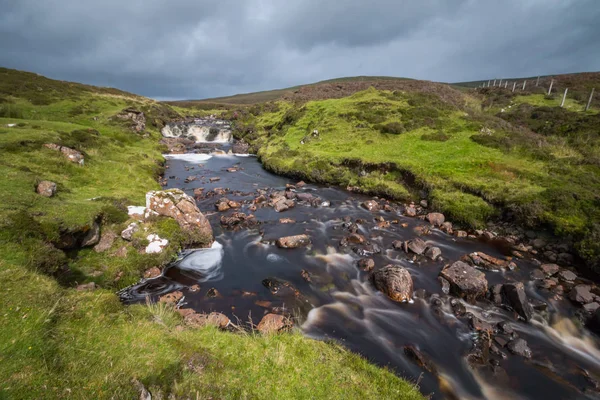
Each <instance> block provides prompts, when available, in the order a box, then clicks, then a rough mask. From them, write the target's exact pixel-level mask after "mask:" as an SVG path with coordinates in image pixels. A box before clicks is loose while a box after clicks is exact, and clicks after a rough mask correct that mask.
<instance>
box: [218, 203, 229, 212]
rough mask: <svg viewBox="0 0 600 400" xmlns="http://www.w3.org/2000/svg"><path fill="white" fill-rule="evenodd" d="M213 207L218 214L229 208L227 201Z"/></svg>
mask: <svg viewBox="0 0 600 400" xmlns="http://www.w3.org/2000/svg"><path fill="white" fill-rule="evenodd" d="M215 207H217V210H218V211H219V212H223V211H227V210H229V208H230V207H229V204H228V202H227V201H220V202H218V203H217V204H215Z"/></svg>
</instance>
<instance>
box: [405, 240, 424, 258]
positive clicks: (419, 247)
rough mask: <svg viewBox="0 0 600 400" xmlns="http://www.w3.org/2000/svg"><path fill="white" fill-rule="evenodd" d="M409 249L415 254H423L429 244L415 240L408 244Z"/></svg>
mask: <svg viewBox="0 0 600 400" xmlns="http://www.w3.org/2000/svg"><path fill="white" fill-rule="evenodd" d="M407 247H408V249H409V250H410V251H412V252H413V253H415V254H419V255H420V254H423V253H424V252H425V249H426V248H427V243H425V241H424V240H423V239H419V238H415V239H413V240H410V241H409V242H408V243H407Z"/></svg>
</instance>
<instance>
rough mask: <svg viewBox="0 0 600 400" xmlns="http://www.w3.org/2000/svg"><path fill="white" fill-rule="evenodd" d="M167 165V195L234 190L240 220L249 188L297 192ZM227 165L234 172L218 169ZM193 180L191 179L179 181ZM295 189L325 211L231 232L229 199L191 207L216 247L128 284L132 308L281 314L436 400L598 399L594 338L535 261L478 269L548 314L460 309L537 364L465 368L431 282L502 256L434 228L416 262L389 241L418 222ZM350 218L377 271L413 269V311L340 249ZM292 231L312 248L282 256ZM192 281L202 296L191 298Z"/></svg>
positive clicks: (223, 160) (267, 178)
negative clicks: (472, 258) (503, 327)
mask: <svg viewBox="0 0 600 400" xmlns="http://www.w3.org/2000/svg"><path fill="white" fill-rule="evenodd" d="M199 164H201V165H202V166H199ZM168 166H169V168H168V169H167V171H166V174H165V176H166V177H171V178H169V179H168V184H167V187H168V188H181V189H183V190H185V191H186V192H187V193H188V194H190V195H192V196H193V191H194V189H195V188H198V187H204V188H205V189H204V192H205V193H206V192H208V191H210V190H212V189H214V188H228V189H230V191H234V192H235V191H237V192H241V193H237V194H238V196H235V195H231V193H227V194H226V195H225V196H226V197H227V198H228V199H230V200H236V201H240V202H246V204H244V205H243V206H242V208H241V210H240V211H241V212H244V213H246V214H249V213H252V212H251V211H248V207H249V205H250V203H251V201H252V200H253V199H254V198H255V197H257V196H258V194H257V193H256V190H257V189H267V190H271V189H275V190H284V189H285V185H286V184H290V183H294V182H292V181H290V180H289V179H287V178H283V177H279V176H276V175H273V174H271V173H269V172H267V171H265V170H264V169H263V168H262V167H261V165H260V164H259V162H258V161H257V160H256V158H254V157H240V156H234V155H213V156H202V155H182V156H174V157H172V158H169V160H168ZM234 166H237V167H240V168H241V169H240V170H238V171H237V172H227V171H226V169H227V168H230V167H234ZM190 175H197V177H198V179H197V180H195V181H192V182H189V183H185V182H184V180H185V178H186V177H188V176H190ZM173 177H174V178H173ZM211 177H219V178H220V181H218V182H214V183H210V182H209V178H211ZM298 192H311V193H313V194H314V195H317V196H319V197H320V198H321V199H323V200H326V201H329V202H330V206H320V207H313V206H310V205H307V204H300V203H298V204H297V205H296V206H295V207H294V208H292V209H289V210H286V211H284V212H281V213H277V212H275V211H274V210H273V209H272V208H270V207H264V208H260V209H258V210H257V211H256V212H254V213H253V214H254V215H255V216H256V219H257V220H258V221H259V222H260V224H259V225H258V226H256V227H254V228H251V229H241V230H238V231H227V230H223V229H222V227H221V224H220V222H219V219H220V217H221V216H222V215H228V214H231V213H233V210H230V211H227V212H225V213H219V212H216V209H215V202H216V201H217V200H218V199H219V198H221V197H225V196H215V197H211V198H206V199H202V200H199V201H198V206H199V208H200V209H201V210H202V212H204V213H205V214H206V215H207V217H208V218H209V220H210V222H211V225H212V226H213V229H214V233H215V237H216V241H217V242H218V244H216V245H215V246H213V248H212V249H204V250H198V251H188V252H185V253H184V254H182V259H181V260H180V261H179V262H178V263H175V264H173V265H172V266H170V267H168V268H167V269H166V270H165V272H164V274H163V276H161V277H158V278H155V279H150V280H146V281H142V282H141V283H140V284H138V285H136V286H133V287H131V288H130V289H129V290H128V291H127V294H128V299H129V300H128V301H143V300H144V299H145V297H146V296H150V297H151V298H153V299H156V298H158V296H160V295H162V294H165V293H168V292H171V291H174V290H181V291H182V292H183V293H184V295H185V299H184V302H185V304H184V306H183V307H185V308H193V309H194V310H196V311H202V312H210V311H217V312H222V313H224V314H226V315H227V316H228V317H230V318H231V319H232V320H233V321H236V320H238V321H239V323H240V324H244V323H245V322H247V321H249V320H252V321H253V322H254V323H258V322H259V321H260V319H261V317H262V316H263V315H264V314H265V313H267V312H269V311H271V310H273V309H274V310H275V312H288V313H291V314H292V315H294V316H296V317H298V318H299V319H300V321H302V325H301V329H302V331H303V332H304V333H305V334H306V335H308V336H310V337H313V338H317V339H331V338H333V339H336V340H338V341H340V342H341V343H342V344H344V345H345V346H346V347H348V348H350V349H352V350H353V351H356V352H359V353H361V354H362V355H364V356H365V357H367V358H368V359H369V360H371V361H373V362H375V363H377V364H380V365H386V366H389V367H390V368H392V369H393V370H394V371H396V372H397V373H398V374H399V375H400V376H403V377H406V378H408V379H411V380H414V381H416V380H417V379H419V377H421V378H420V387H421V390H422V392H423V393H424V394H430V393H433V397H434V398H446V397H449V398H451V397H452V396H453V394H454V395H455V396H456V397H458V398H473V399H484V398H495V399H574V398H598V392H594V391H593V390H592V389H593V386H594V382H593V377H595V379H598V378H600V377H599V375H600V351H599V347H600V346H599V340H598V338H597V337H594V336H593V335H592V334H591V333H589V332H587V331H586V330H584V329H582V328H581V327H579V326H577V324H575V323H574V322H572V321H573V320H572V319H571V317H572V316H573V315H574V313H575V310H576V309H575V307H573V306H572V305H571V304H570V302H569V301H568V300H564V299H558V300H556V299H553V298H552V295H551V294H550V293H549V292H548V291H544V290H541V289H538V288H536V286H535V285H534V284H533V282H532V281H530V278H529V274H530V272H531V271H532V270H533V269H534V268H535V267H534V265H533V264H531V263H530V262H528V261H526V260H516V263H517V265H518V269H517V270H515V271H506V272H491V271H485V273H486V277H487V279H488V282H489V284H490V285H492V284H494V283H501V282H505V281H507V280H509V279H511V278H514V279H516V280H520V281H522V282H524V283H525V287H526V290H527V294H528V296H529V299H530V300H531V299H538V300H542V301H544V302H547V303H548V310H547V311H544V312H541V313H539V312H536V313H535V316H534V318H533V320H532V321H530V322H529V323H526V322H520V321H518V320H517V319H516V318H515V316H514V314H513V313H510V312H508V311H506V310H504V309H501V308H498V307H495V306H493V305H490V304H489V303H484V302H481V303H477V304H476V305H470V304H467V303H464V302H463V304H464V306H465V307H466V308H467V311H468V312H471V313H473V314H474V315H476V316H477V317H479V318H481V319H483V320H485V321H488V322H490V323H493V324H495V323H497V322H499V321H509V322H510V323H511V325H512V327H513V329H514V330H515V331H516V332H517V333H518V335H519V337H521V338H524V339H525V340H527V342H528V344H529V347H530V348H531V351H532V354H533V357H532V358H531V359H530V360H527V359H525V358H523V357H521V356H517V355H512V354H510V352H509V351H508V350H507V349H506V348H502V349H500V350H501V351H502V353H504V354H505V356H504V357H503V356H502V355H493V354H490V360H492V362H491V363H487V364H486V365H483V366H477V367H472V366H470V365H469V363H468V362H467V360H466V356H467V354H469V352H470V351H472V349H473V347H474V345H475V343H476V342H477V340H480V339H481V338H479V337H478V335H477V334H476V333H475V332H474V331H473V330H471V329H470V328H469V323H468V319H467V318H465V317H459V318H457V317H455V315H454V314H453V312H452V308H451V306H450V299H452V298H451V297H449V296H447V295H444V294H443V293H442V290H441V285H440V283H439V282H438V280H437V277H438V274H439V272H440V270H441V269H442V267H443V266H444V264H446V263H452V262H454V261H457V260H459V259H460V258H461V257H462V256H463V255H465V254H468V253H471V252H474V251H479V252H484V253H486V254H489V255H491V256H494V257H502V256H505V255H509V254H508V253H503V251H504V252H505V251H506V250H503V249H502V248H500V247H497V246H493V245H492V244H490V243H485V242H482V241H479V240H474V239H467V238H465V239H458V238H455V237H453V236H450V235H448V234H446V233H443V232H441V231H439V230H437V229H432V231H431V233H430V234H429V235H426V236H423V237H422V238H423V239H424V240H426V241H427V242H428V243H429V244H433V245H435V246H438V247H439V248H440V249H441V250H442V257H443V261H436V262H434V261H430V260H426V259H424V258H421V257H419V258H416V259H414V260H413V259H412V256H409V255H407V254H405V253H404V252H402V251H396V250H393V249H392V245H391V243H392V242H393V241H394V240H408V239H412V238H414V237H416V236H417V235H416V233H415V232H414V230H413V229H414V228H415V227H417V226H429V224H427V223H426V222H424V221H422V220H420V219H418V218H409V217H404V216H401V215H398V214H396V213H394V212H385V211H381V212H375V213H372V212H369V211H367V210H365V209H363V208H361V207H360V203H361V202H363V201H364V200H366V199H368V197H366V196H362V195H357V194H353V193H350V192H346V191H344V190H341V189H338V188H328V187H324V186H318V185H307V186H306V187H304V188H302V189H298ZM346 216H350V217H351V218H352V221H356V219H358V218H360V219H363V220H365V221H366V222H362V223H360V224H359V229H360V231H359V233H361V234H363V235H364V236H365V237H367V238H368V240H369V241H370V242H371V243H372V244H376V245H378V246H379V247H380V248H381V253H380V254H374V255H372V256H370V257H372V258H373V259H374V260H375V265H376V267H375V268H380V267H383V266H384V265H387V264H390V263H393V264H398V265H401V266H403V267H405V268H406V269H408V270H409V271H410V273H411V275H412V278H413V281H414V288H415V290H416V295H415V299H414V301H413V302H411V303H395V302H392V301H390V300H389V299H387V298H386V297H385V296H383V295H382V294H381V293H379V292H377V291H376V290H374V288H373V287H372V285H371V284H370V283H369V281H368V279H367V278H368V273H366V272H363V271H361V270H360V269H359V268H357V266H356V262H357V260H358V259H360V258H361V257H360V256H359V255H357V254H356V252H354V251H353V250H352V248H351V247H347V248H340V246H339V243H340V240H341V239H342V238H343V237H345V236H347V235H348V234H349V232H348V231H347V230H346V229H344V227H343V224H344V220H343V218H344V217H346ZM379 216H381V217H383V218H384V219H385V220H388V221H391V220H394V219H397V220H399V222H400V224H402V223H407V224H408V227H405V228H404V227H402V226H401V225H400V224H393V225H391V226H390V228H385V229H380V228H378V227H377V225H376V222H375V221H374V218H375V217H379ZM280 218H292V219H294V220H296V223H294V224H281V223H280V222H279V219H280ZM300 233H306V234H308V235H309V236H310V237H311V240H312V245H311V246H310V247H309V248H302V249H293V250H285V249H279V248H277V247H276V246H275V245H274V244H273V241H274V240H275V239H277V238H279V237H281V236H289V235H294V234H300ZM302 270H305V271H308V273H309V274H310V275H311V282H306V281H305V280H304V279H303V278H302V275H301V271H302ZM273 278H274V279H276V280H277V281H280V282H287V283H289V284H290V285H291V286H293V287H294V288H296V289H297V290H298V291H299V292H300V293H299V294H298V293H297V292H295V291H294V290H292V289H290V288H289V287H286V286H282V287H281V288H280V290H279V291H278V292H277V293H275V294H274V293H272V292H271V291H270V290H269V289H268V288H267V287H266V286H265V285H264V284H263V280H265V279H273ZM195 284H199V285H200V290H199V291H196V292H192V291H190V290H189V287H190V286H192V285H195ZM213 288H214V289H216V290H217V291H218V292H219V294H220V296H218V297H216V298H209V297H208V296H207V293H208V292H209V290H210V291H211V292H212V290H211V289H213ZM419 289H421V290H419ZM423 290H424V292H423ZM432 304H434V306H432ZM405 346H414V347H415V348H417V349H418V350H419V351H420V352H421V353H422V354H423V355H424V356H425V357H427V358H428V359H430V360H431V361H432V363H433V364H434V365H435V368H436V370H437V374H433V373H431V372H428V371H426V370H425V369H422V368H421V367H419V366H417V365H416V364H415V363H414V362H412V361H411V360H410V359H409V358H408V357H407V356H406V355H405V352H404V347H405ZM494 364H495V365H494ZM421 375H422V376H421ZM452 393H453V394H452Z"/></svg>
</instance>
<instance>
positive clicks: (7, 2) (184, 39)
mask: <svg viewBox="0 0 600 400" xmlns="http://www.w3.org/2000/svg"><path fill="white" fill-rule="evenodd" d="M0 9H1V10H2V12H1V13H0V66H6V67H10V68H18V69H24V70H29V71H34V72H38V73H41V74H45V75H48V76H50V77H52V78H57V79H65V80H75V81H81V82H85V83H91V84H96V85H102V86H116V87H118V88H121V89H124V90H128V91H131V92H135V93H139V94H143V95H146V96H151V97H155V98H203V97H211V96H220V95H228V94H234V93H240V92H248V91H256V90H268V89H273V88H279V87H285V86H290V85H296V84H301V83H308V82H314V81H317V80H321V79H327V78H333V77H338V76H349V75H393V76H407V77H411V78H419V79H430V80H440V81H459V80H472V79H479V78H488V77H511V76H524V75H536V74H544V73H561V72H572V71H583V70H599V69H600V58H599V57H598V54H599V50H600V45H599V42H598V40H597V38H598V37H600V24H598V23H597V21H598V20H599V17H600V5H598V3H597V2H596V1H595V0H571V1H558V0H510V1H504V2H495V1H476V0H460V1H452V2H449V1H443V0H427V1H420V2H414V1H398V0H379V1H373V2H365V1H362V0H336V1H333V0H332V1H327V0H326V1H323V0H320V1H317V0H287V1H279V0H248V1H241V0H240V1H234V0H225V1H223V0H220V1H219V0H204V1H198V0H194V1H160V0H144V1H142V0H133V1H127V2H125V1H116V0H102V1H100V0H88V1H80V0H45V1H42V2H40V1H34V0H19V1H18V2H16V1H13V0H0Z"/></svg>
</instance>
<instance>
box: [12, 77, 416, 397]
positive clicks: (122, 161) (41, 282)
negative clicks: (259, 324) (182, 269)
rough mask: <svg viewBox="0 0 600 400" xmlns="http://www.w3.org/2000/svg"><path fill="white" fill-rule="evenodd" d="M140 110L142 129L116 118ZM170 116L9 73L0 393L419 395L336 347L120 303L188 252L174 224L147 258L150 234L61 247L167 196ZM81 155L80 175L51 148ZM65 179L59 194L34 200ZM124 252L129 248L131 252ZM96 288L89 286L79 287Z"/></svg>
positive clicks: (117, 95) (114, 95) (132, 100)
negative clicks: (151, 271)
mask: <svg viewBox="0 0 600 400" xmlns="http://www.w3.org/2000/svg"><path fill="white" fill-rule="evenodd" d="M124 108H135V109H137V110H140V111H144V113H145V115H146V118H147V121H148V122H147V127H146V129H145V131H143V132H139V133H136V132H134V131H133V130H131V128H130V121H122V120H119V119H116V118H114V116H115V115H116V114H117V113H119V112H121V110H123V109H124ZM176 117H178V114H177V113H176V112H175V111H174V110H173V109H172V108H170V107H168V106H165V105H163V104H159V103H156V102H154V101H152V100H149V99H145V98H142V97H139V96H135V95H131V94H128V93H125V92H121V91H117V90H114V89H103V88H94V87H90V86H86V85H79V84H73V83H68V82H58V81H52V80H49V79H46V78H43V77H40V76H38V75H35V74H29V73H24V72H19V71H14V70H7V69H0V154H1V157H0V293H1V294H0V309H1V310H2V312H1V313H0V325H1V326H2V329H1V330H0V398H10V399H29V398H61V399H63V398H78V399H79V398H82V399H83V398H99V399H100V398H136V397H138V396H139V386H138V382H141V383H142V384H143V385H144V386H145V387H147V388H148V389H150V391H151V392H152V393H153V395H154V398H160V395H162V396H163V397H162V398H166V397H168V396H169V395H172V396H174V397H175V398H298V397H305V398H309V397H310V398H340V399H341V398H407V399H409V398H415V399H416V398H421V396H420V394H419V393H418V391H417V390H416V389H415V388H414V387H413V386H412V385H410V384H409V383H407V382H405V381H403V380H401V379H399V378H398V377H397V376H395V375H394V374H392V373H391V372H389V371H387V370H384V369H380V368H377V367H375V366H372V365H370V364H368V362H367V361H365V360H364V359H363V358H361V357H359V356H357V355H354V354H352V353H349V352H348V351H346V350H343V349H342V348H341V347H339V346H337V345H335V344H330V343H323V342H316V341H313V340H310V339H307V338H304V337H302V336H301V335H300V334H297V333H293V334H286V335H274V336H259V335H255V334H252V333H246V334H234V333H227V332H221V331H218V330H216V329H215V328H212V327H207V328H202V329H195V330H194V329H182V328H181V323H182V321H181V317H180V316H179V314H177V313H176V312H175V311H174V310H173V309H172V308H171V307H169V306H166V305H164V304H150V305H135V306H129V307H125V306H123V305H122V304H121V303H120V302H119V300H118V297H117V296H116V295H115V291H116V290H117V289H119V288H121V287H124V286H126V285H128V284H130V283H132V282H135V281H137V280H138V279H139V278H140V276H141V274H142V272H143V271H144V270H145V269H147V268H149V267H153V266H161V265H164V264H165V263H167V262H168V261H170V260H171V259H172V257H174V256H175V254H176V252H177V251H178V250H179V248H180V247H181V246H182V245H184V244H185V243H186V236H185V235H184V234H182V232H181V231H180V229H179V226H178V225H177V224H176V223H174V221H172V220H168V219H156V220H154V221H151V222H148V223H147V224H146V227H147V228H148V229H149V230H151V231H152V232H153V233H158V234H159V235H160V236H161V237H163V238H167V239H169V240H170V245H169V247H168V248H167V249H166V250H165V251H164V252H163V253H162V254H161V255H160V256H156V255H148V254H140V253H139V252H138V251H137V249H139V248H140V247H143V246H144V245H145V243H144V240H145V239H144V238H143V237H142V235H140V236H139V237H136V238H134V240H133V241H132V242H131V243H129V242H125V241H123V240H121V239H120V238H117V240H115V242H114V243H113V244H112V246H111V247H110V248H109V249H107V250H106V251H104V252H96V251H94V250H92V249H91V248H74V249H71V250H66V251H62V250H59V249H58V248H57V247H56V246H58V245H59V244H60V243H61V242H63V241H64V238H65V237H68V236H69V235H70V234H73V233H76V232H86V231H87V230H89V229H90V227H91V226H92V225H93V223H94V221H99V222H101V224H102V227H101V230H102V233H103V235H104V234H107V233H109V232H114V233H115V235H118V234H119V233H120V232H121V230H122V229H123V228H124V227H126V226H127V224H128V222H129V221H128V216H127V212H126V208H125V207H126V206H127V205H141V204H143V203H144V196H145V193H146V192H147V191H148V190H153V189H158V188H159V185H158V183H157V177H158V176H159V174H160V173H161V171H162V164H163V158H162V156H161V151H162V149H161V147H160V146H159V145H158V138H159V133H158V127H160V125H161V124H162V123H163V122H164V121H166V120H169V119H171V118H176ZM46 143H56V144H59V145H63V146H69V147H72V148H75V149H77V150H79V151H81V152H82V153H83V154H84V156H85V163H84V165H83V166H81V165H77V164H74V163H71V162H70V161H68V160H66V159H65V158H64V157H63V156H62V155H61V154H60V152H56V151H53V150H51V149H48V148H45V147H43V144H46ZM40 180H51V181H54V182H56V183H57V186H58V190H57V194H56V195H55V196H54V197H51V198H46V197H42V196H39V195H37V194H36V193H35V191H34V190H35V186H36V184H37V183H38V182H39V181H40ZM123 248H124V249H125V250H123ZM86 282H95V283H96V284H98V285H99V288H98V289H96V290H94V291H78V290H76V289H75V286H76V285H77V284H81V283H86Z"/></svg>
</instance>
